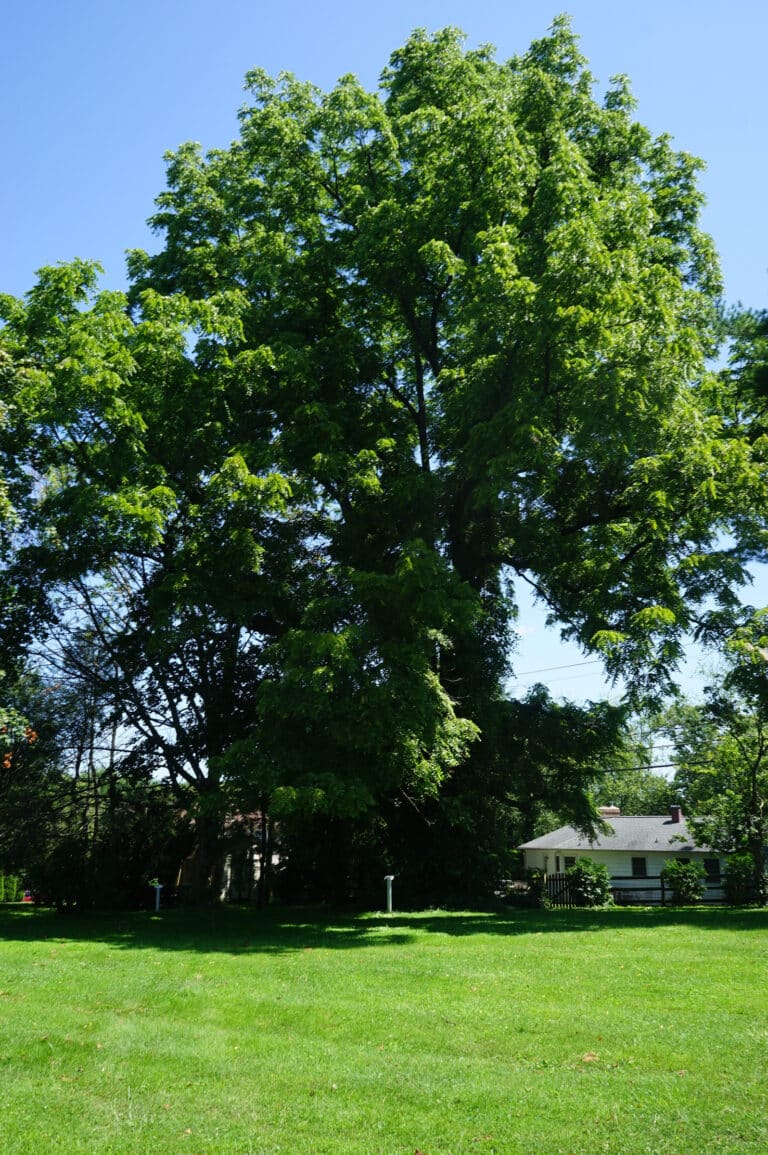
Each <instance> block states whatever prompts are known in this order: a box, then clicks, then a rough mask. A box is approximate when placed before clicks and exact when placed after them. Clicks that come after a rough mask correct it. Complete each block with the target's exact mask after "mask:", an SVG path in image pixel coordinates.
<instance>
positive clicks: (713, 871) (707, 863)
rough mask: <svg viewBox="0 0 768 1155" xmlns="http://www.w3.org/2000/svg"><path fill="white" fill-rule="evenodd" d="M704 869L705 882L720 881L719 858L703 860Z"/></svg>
mask: <svg viewBox="0 0 768 1155" xmlns="http://www.w3.org/2000/svg"><path fill="white" fill-rule="evenodd" d="M704 869H705V871H706V872H707V882H719V881H720V859H719V858H705V859H704Z"/></svg>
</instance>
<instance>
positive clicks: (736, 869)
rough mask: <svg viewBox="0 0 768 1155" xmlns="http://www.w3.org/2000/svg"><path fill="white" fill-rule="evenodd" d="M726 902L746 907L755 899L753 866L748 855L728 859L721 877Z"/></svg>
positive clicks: (735, 855) (738, 855)
mask: <svg viewBox="0 0 768 1155" xmlns="http://www.w3.org/2000/svg"><path fill="white" fill-rule="evenodd" d="M723 890H724V891H725V898H726V902H728V903H730V905H731V906H746V904H747V903H748V902H752V901H753V900H754V897H755V864H754V862H753V861H752V858H751V857H750V855H748V854H734V855H733V857H732V858H729V859H728V862H727V863H726V865H725V873H724V875H723Z"/></svg>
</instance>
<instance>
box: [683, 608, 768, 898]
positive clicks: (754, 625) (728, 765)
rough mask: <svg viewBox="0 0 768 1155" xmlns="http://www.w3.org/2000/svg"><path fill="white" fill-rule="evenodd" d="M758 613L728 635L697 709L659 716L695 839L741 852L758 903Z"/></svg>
mask: <svg viewBox="0 0 768 1155" xmlns="http://www.w3.org/2000/svg"><path fill="white" fill-rule="evenodd" d="M765 619H766V615H765V612H762V613H760V614H757V615H755V617H754V618H753V619H752V621H751V622H750V623H749V625H747V626H744V627H742V628H741V629H740V630H739V631H738V632H737V633H736V634H735V636H734V637H733V638H732V640H731V643H730V644H729V647H728V649H727V651H726V654H727V667H726V670H725V673H724V674H723V675H722V677H721V679H720V680H719V682H717V683H714V684H713V685H711V686H709V687H707V689H706V691H705V701H704V703H703V704H702V705H700V706H693V705H680V706H677V707H675V708H673V709H672V710H671V711H670V712H669V715H668V717H667V726H668V728H669V733H670V736H671V738H672V740H673V741H674V743H675V746H676V752H677V759H678V762H679V767H680V768H679V770H678V772H677V774H676V778H675V784H676V786H677V787H678V788H679V789H680V790H681V791H682V794H683V798H684V800H685V804H686V807H687V809H688V810H689V811H690V812H691V814H693V815H695V816H696V823H695V826H696V830H697V835H696V837H697V838H699V839H700V840H701V841H702V842H703V843H705V844H708V845H710V846H712V847H714V848H715V849H716V850H723V851H730V852H733V851H736V852H742V853H747V854H748V855H749V857H750V859H751V862H752V870H753V878H754V886H755V890H756V893H757V896H758V898H759V900H760V902H761V903H765V902H766V900H767V898H768V886H767V884H766V845H767V840H768V722H767V719H768V714H767V713H766V705H768V701H767V699H768V686H767V685H766V680H767V678H768V675H767V673H766V658H765V657H764V656H763V654H762V652H761V651H762V650H764V649H765V651H766V653H768V631H766V625H765Z"/></svg>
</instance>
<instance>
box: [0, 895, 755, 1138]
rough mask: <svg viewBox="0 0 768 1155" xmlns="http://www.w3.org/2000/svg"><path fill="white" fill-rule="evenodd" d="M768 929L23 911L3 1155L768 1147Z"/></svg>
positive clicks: (609, 921)
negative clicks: (71, 914)
mask: <svg viewBox="0 0 768 1155" xmlns="http://www.w3.org/2000/svg"><path fill="white" fill-rule="evenodd" d="M767 972H768V916H767V915H766V912H764V911H744V912H730V911H720V910H686V911H678V912H674V911H662V910H658V911H648V910H613V911H604V912H602V911H601V912H598V913H592V912H587V911H562V912H555V911H553V912H544V913H535V912H519V913H517V912H516V913H511V914H472V913H470V914H448V913H444V912H429V913H423V914H409V915H397V914H396V915H393V916H391V917H389V918H388V917H387V916H385V915H377V916H367V917H366V916H361V917H348V916H338V917H336V916H333V915H330V914H326V915H323V914H318V913H317V912H312V913H307V912H296V911H287V912H286V911H279V912H276V911H274V910H271V911H269V912H267V913H266V914H259V913H256V912H252V911H245V910H233V909H226V910H213V911H206V912H202V913H201V912H190V911H169V912H166V913H163V914H161V915H160V916H159V917H156V916H153V915H149V914H138V915H137V914H132V915H102V916H88V917H77V916H69V917H67V916H63V917H62V916H57V915H55V914H53V913H50V912H46V911H36V910H30V909H28V908H27V909H25V908H19V907H15V908H14V907H12V908H2V909H1V910H0V1146H1V1147H2V1150H3V1152H8V1153H17V1152H30V1153H31V1152H34V1153H35V1155H40V1153H47V1152H56V1153H59V1152H64V1153H65V1152H73V1151H83V1152H89V1153H90V1152H106V1151H110V1152H119V1153H123V1152H126V1153H127V1152H136V1153H138V1152H141V1153H142V1155H144V1153H148V1152H171V1153H173V1152H177V1151H178V1152H190V1153H201V1155H202V1153H204V1152H289V1153H291V1155H299V1153H302V1152H313V1153H314V1152H317V1153H321V1152H333V1153H337V1152H360V1153H368V1152H370V1153H379V1152H381V1153H385V1155H388V1153H396V1152H397V1153H399V1152H403V1153H407V1155H413V1153H414V1152H416V1151H419V1152H422V1153H423V1155H438V1153H439V1152H443V1153H445V1152H477V1153H483V1152H518V1151H519V1152H525V1153H526V1155H539V1153H542V1155H543V1153H545V1152H546V1153H547V1155H550V1153H554V1152H567V1153H569V1155H579V1153H591V1152H600V1151H609V1152H628V1153H631V1155H635V1153H639V1152H681V1153H682V1152H686V1153H688V1152H695V1153H700V1152H717V1153H718V1155H721V1153H724V1152H741V1151H751V1152H761V1155H762V1153H764V1152H766V1151H768V1103H767V1102H766V1100H767V1099H768V984H767V983H766V977H767Z"/></svg>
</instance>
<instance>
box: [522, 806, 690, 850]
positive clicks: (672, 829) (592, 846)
mask: <svg viewBox="0 0 768 1155" xmlns="http://www.w3.org/2000/svg"><path fill="white" fill-rule="evenodd" d="M604 821H605V824H606V826H608V827H609V828H610V831H611V833H609V834H602V833H600V832H599V831H598V832H597V833H596V834H595V835H594V837H593V838H590V837H589V835H588V834H584V833H583V832H581V831H579V830H577V829H576V828H575V827H574V826H561V827H560V828H559V830H553V831H552V833H551V834H543V835H542V836H541V838H533V839H532V840H531V841H530V842H524V843H523V845H522V846H521V847H519V849H520V850H638V851H652V850H660V851H666V852H667V853H669V851H670V850H673V851H675V852H677V853H682V852H684V851H692V850H698V851H699V852H701V851H708V850H709V847H708V846H697V845H696V843H695V842H694V841H693V839H692V837H691V833H690V831H689V830H688V827H687V824H686V821H685V819H684V818H683V819H681V821H680V822H673V821H672V819H671V818H670V816H669V814H641V815H638V816H634V817H633V816H631V815H622V816H620V817H613V816H611V818H609V819H604Z"/></svg>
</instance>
